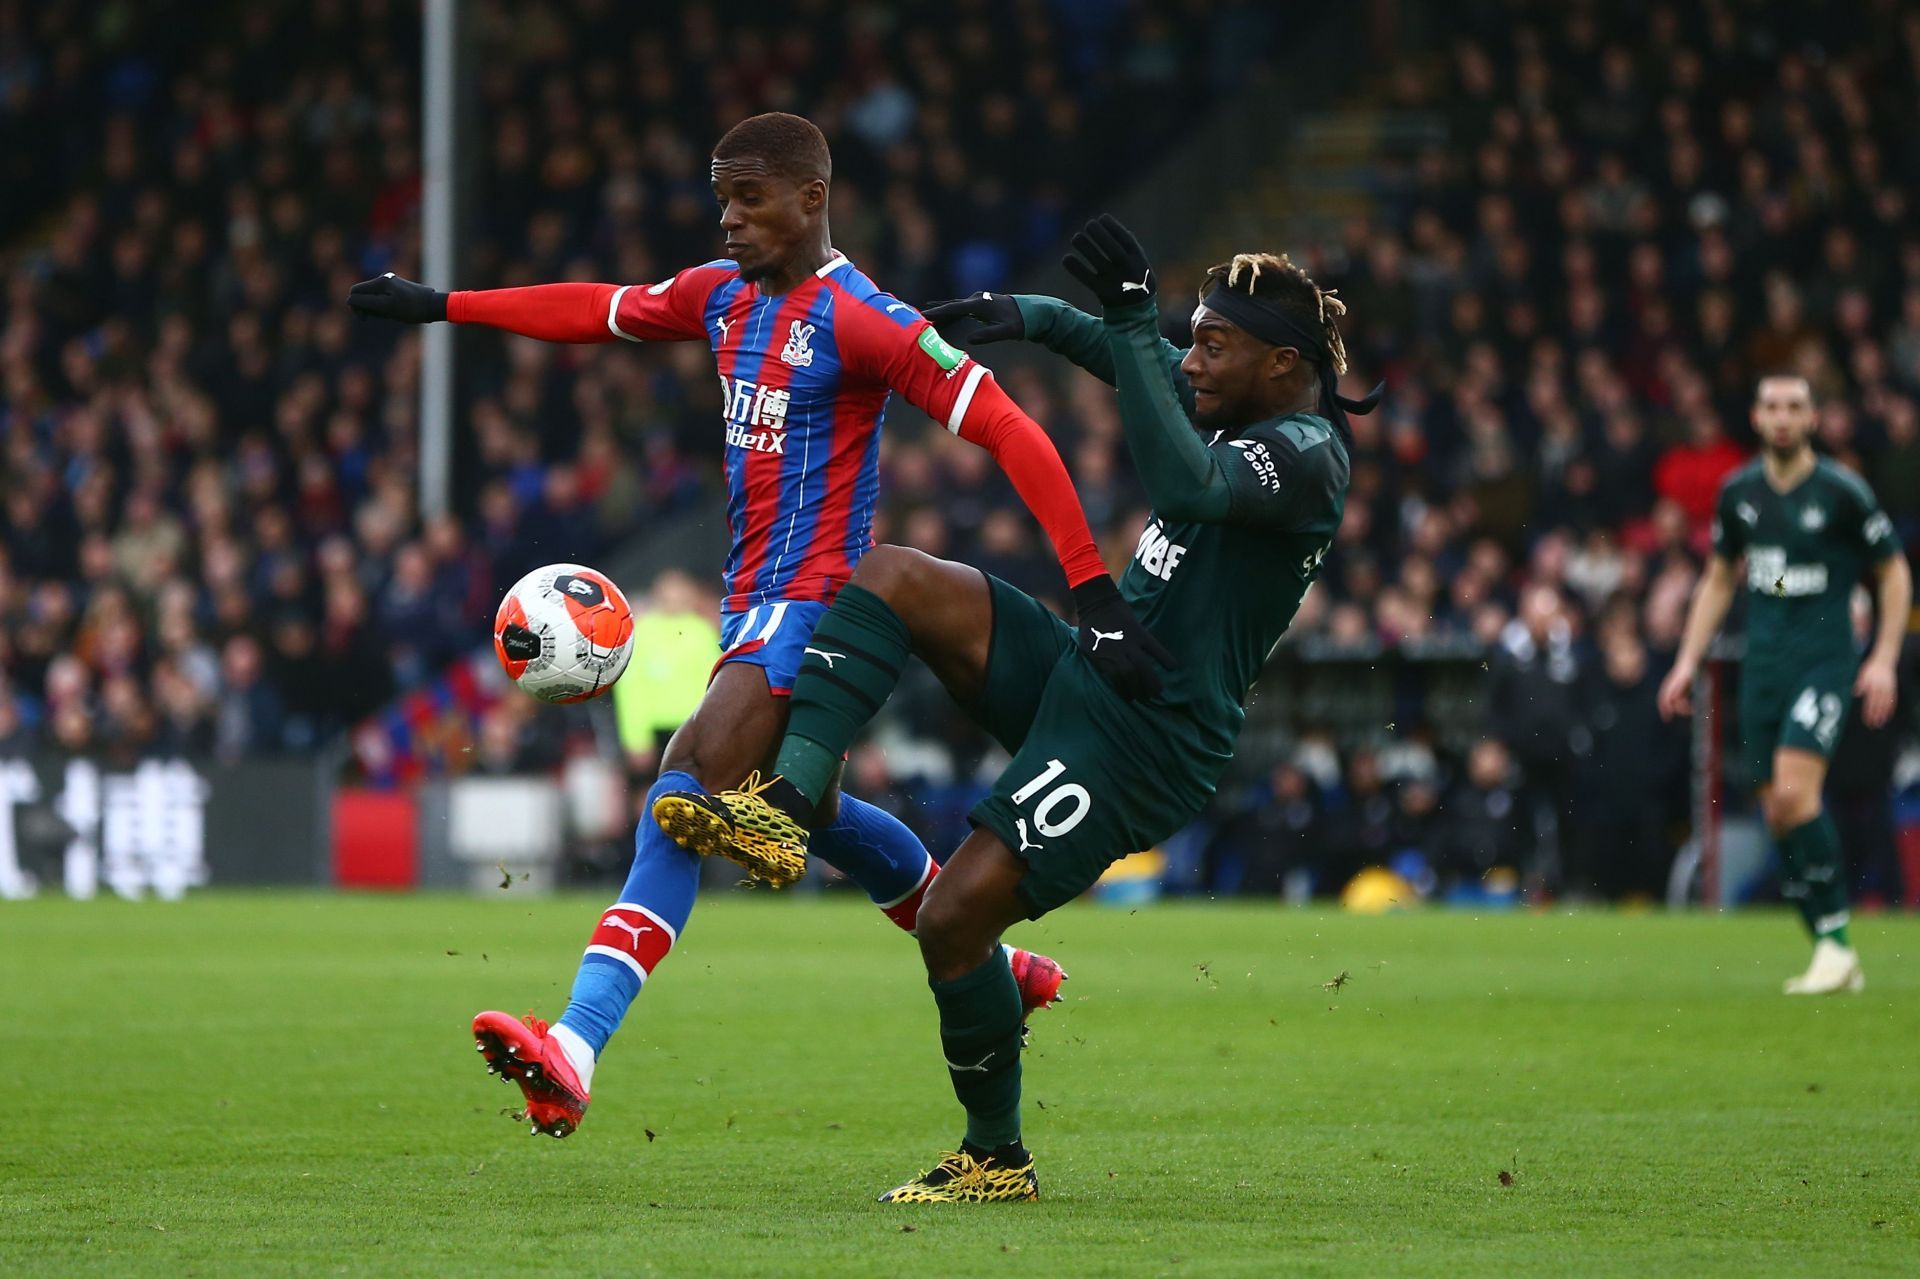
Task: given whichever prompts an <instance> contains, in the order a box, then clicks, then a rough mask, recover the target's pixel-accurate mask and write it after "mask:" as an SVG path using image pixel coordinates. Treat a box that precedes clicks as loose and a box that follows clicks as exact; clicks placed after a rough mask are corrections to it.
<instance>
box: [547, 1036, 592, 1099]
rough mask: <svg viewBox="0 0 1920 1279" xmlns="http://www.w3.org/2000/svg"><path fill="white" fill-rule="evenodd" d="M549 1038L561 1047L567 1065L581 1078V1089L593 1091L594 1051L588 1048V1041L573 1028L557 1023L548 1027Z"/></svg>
mask: <svg viewBox="0 0 1920 1279" xmlns="http://www.w3.org/2000/svg"><path fill="white" fill-rule="evenodd" d="M547 1038H549V1039H551V1040H553V1042H554V1043H556V1044H559V1045H560V1051H561V1052H563V1053H565V1054H566V1056H567V1064H568V1065H569V1066H572V1067H573V1073H574V1074H576V1075H578V1076H580V1089H581V1091H583V1092H592V1091H593V1060H594V1058H593V1049H591V1048H589V1047H587V1041H586V1040H584V1039H582V1038H580V1036H579V1034H578V1033H576V1032H575V1031H574V1030H573V1029H572V1028H570V1027H568V1026H566V1025H563V1024H562V1023H559V1022H555V1023H554V1024H553V1025H551V1026H549V1027H547Z"/></svg>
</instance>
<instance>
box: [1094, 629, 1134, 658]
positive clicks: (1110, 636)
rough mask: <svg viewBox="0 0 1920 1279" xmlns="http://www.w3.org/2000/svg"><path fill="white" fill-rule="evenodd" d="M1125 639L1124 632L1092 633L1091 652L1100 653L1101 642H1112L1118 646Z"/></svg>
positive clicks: (1097, 631)
mask: <svg viewBox="0 0 1920 1279" xmlns="http://www.w3.org/2000/svg"><path fill="white" fill-rule="evenodd" d="M1126 637H1127V633H1126V632H1125V631H1102V630H1095V631H1094V632H1093V651H1094V652H1096V653H1098V652H1099V651H1100V641H1101V640H1112V641H1113V642H1114V643H1116V644H1118V643H1119V642H1120V641H1121V640H1123V639H1125V638H1126Z"/></svg>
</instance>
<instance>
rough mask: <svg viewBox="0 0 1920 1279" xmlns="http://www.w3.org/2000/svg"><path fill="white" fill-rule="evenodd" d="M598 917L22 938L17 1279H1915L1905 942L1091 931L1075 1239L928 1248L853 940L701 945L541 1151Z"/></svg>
mask: <svg viewBox="0 0 1920 1279" xmlns="http://www.w3.org/2000/svg"><path fill="white" fill-rule="evenodd" d="M597 905H598V903H597V902H592V901H589V900H586V899H581V898H567V899H559V900H554V899H531V898H525V897H522V896H520V895H518V894H512V895H509V894H502V895H500V896H499V897H496V898H490V899H486V900H470V899H456V898H445V897H407V898H380V897H352V896H325V895H300V894H274V895H236V894H210V895H207V896H202V897H197V898H195V899H193V900H191V901H189V902H187V903H185V904H183V905H178V906H171V907H169V906H160V905H137V906H135V905H126V904H122V903H118V902H95V903H89V904H77V903H70V902H63V901H44V902H33V903H26V904H20V905H9V906H4V907H0V991H4V996H0V1008H3V1009H4V1011H5V1013H6V1015H7V1027H8V1038H9V1040H10V1042H11V1050H10V1052H9V1053H8V1054H7V1060H9V1061H11V1062H12V1064H13V1070H12V1074H13V1095H12V1098H11V1102H10V1104H9V1105H8V1106H7V1107H6V1109H5V1111H4V1112H3V1113H4V1117H3V1118H0V1274H5V1275H41V1274H44V1275H123V1274H136V1275H139V1274H156V1275H159V1274H164V1275H169V1276H174V1275H214V1274H221V1275H265V1274H340V1273H346V1274H380V1275H387V1274H409V1275H429V1276H439V1275H455V1274H467V1273H485V1274H510V1275H516V1276H518V1275H530V1274H539V1273H551V1274H557V1275H568V1276H578V1275H587V1274H621V1275H630V1274H663V1275H704V1274H726V1275H743V1274H794V1275H826V1274H831V1275H865V1274H872V1275H888V1276H895V1275H961V1274H966V1275H1002V1274H1009V1275H1011V1274H1023V1275H1027V1274H1030V1275H1083V1274H1084V1275H1106V1274H1114V1275H1119V1274H1168V1275H1194V1276H1216V1275H1228V1274H1245V1275H1268V1274H1326V1275H1341V1276H1352V1275H1365V1276H1374V1275H1396V1274H1409V1275H1414V1274H1419V1275H1433V1274H1445V1275H1449V1276H1454V1275H1470V1274H1486V1275H1511V1274H1515V1273H1535V1274H1578V1275H1603V1274H1623V1275H1633V1276H1635V1277H1636V1279H1647V1277H1650V1276H1656V1275H1671V1274H1706V1273H1727V1274H1739V1275H1742V1276H1753V1275H1762V1274H1791V1275H1806V1274H1822V1275H1857V1274H1888V1275H1892V1274H1901V1273H1904V1274H1913V1273H1915V1272H1916V1269H1920V1172H1917V1171H1916V1162H1917V1161H1916V1157H1915V1149H1916V1142H1915V1137H1916V1121H1920V1076H1917V1075H1916V1071H1917V1070H1920V1015H1917V1014H1916V997H1917V996H1920V921H1916V920H1914V919H1910V918H1902V919H1875V920H1868V921H1865V922H1864V923H1862V924H1861V925H1859V926H1858V937H1857V940H1858V942H1859V944H1860V945H1861V946H1862V948H1863V951H1864V954H1865V957H1866V959H1867V964H1868V976H1869V986H1868V990H1867V993H1866V994H1865V995H1863V996H1860V997H1858V998H1842V999H1829V1000H1814V1001H1790V1000H1787V999H1784V998H1782V997H1781V996H1780V995H1779V994H1777V993H1776V992H1777V991H1778V988H1779V980H1780V978H1781V977H1782V976H1784V975H1785V974H1786V973H1788V972H1789V971H1791V970H1793V969H1794V968H1796V967H1798V966H1799V965H1800V964H1801V963H1802V962H1803V961H1804V959H1805V950H1804V947H1803V945H1802V943H1801V941H1800V940H1799V937H1798V934H1797V925H1795V924H1794V923H1792V922H1791V921H1790V920H1789V919H1788V918H1787V916H1785V915H1784V914H1772V915H1766V914H1762V915H1750V916H1742V917H1735V918H1711V917H1703V916H1690V917H1666V916H1653V915H1619V914H1608V913H1588V914H1583V915H1573V916H1566V915H1512V916H1493V917H1482V918H1473V917H1469V916H1466V915H1458V914H1439V913H1435V914H1425V915H1406V916H1398V917H1389V918H1356V917H1352V916H1344V915H1335V914H1325V913H1302V912H1289V911H1283V910H1278V909H1274V908H1270V907H1251V906H1237V905H1236V906H1224V905H1223V906H1214V907H1149V908H1143V909H1141V910H1140V911H1139V912H1138V913H1137V914H1129V913H1128V912H1126V911H1103V910H1097V909H1093V908H1088V907H1075V908H1071V909H1067V910H1064V911H1061V912H1059V913H1058V914H1057V915H1056V916H1055V917H1054V918H1052V919H1050V920H1047V921H1045V922H1044V923H1042V924H1039V925H1033V926H1030V927H1028V928H1027V929H1026V930H1024V933H1023V934H1022V937H1023V939H1024V940H1025V942H1026V943H1027V944H1030V945H1035V946H1038V947H1040V948H1042V949H1046V950H1048V951H1050V952H1051V953H1053V954H1055V955H1057V956H1059V957H1060V958H1061V959H1062V960H1063V961H1064V962H1065V963H1066V964H1067V966H1068V967H1069V968H1070V969H1071V970H1072V971H1073V972H1074V974H1075V978H1074V980H1073V981H1072V982H1071V983H1070V984H1069V985H1068V987H1067V992H1068V995H1069V999H1068V1002H1067V1003H1066V1004H1065V1005H1064V1006H1063V1007H1062V1008H1061V1009H1056V1010H1054V1011H1053V1012H1050V1013H1047V1014H1045V1015H1043V1016H1041V1017H1039V1018H1037V1019H1036V1023H1037V1024H1036V1030H1035V1034H1034V1040H1033V1047H1032V1049H1031V1051H1030V1052H1029V1053H1028V1058H1027V1067H1026V1069H1027V1098H1028V1105H1027V1128H1028V1139H1029V1141H1030V1143H1031V1144H1032V1146H1033V1147H1034V1148H1035V1150H1036V1151H1037V1152H1038V1155H1039V1157H1040V1161H1041V1162H1040V1171H1041V1177H1042V1185H1043V1190H1044V1193H1045V1196H1046V1197H1045V1198H1044V1199H1043V1200H1042V1202H1040V1203H1039V1204H1037V1205H1024V1206H1021V1205H1015V1206H995V1207H991V1208H985V1209H979V1208H976V1209H938V1210H929V1209H925V1208H920V1209H906V1208H895V1207H884V1206H881V1205H877V1204H875V1203H874V1202H873V1196H874V1194H875V1193H877V1192H878V1191H881V1190H884V1189H886V1188H887V1187H888V1186H890V1185H892V1184H894V1183H895V1182H896V1181H898V1180H901V1179H903V1178H904V1177H906V1176H908V1175H910V1174H912V1173H913V1172H914V1171H916V1170H917V1169H919V1168H921V1167H925V1166H927V1164H928V1163H929V1162H930V1161H931V1159H932V1158H933V1157H934V1156H935V1155H936V1153H937V1152H938V1151H939V1150H940V1149H941V1148H942V1147H944V1146H946V1145H948V1144H949V1143H951V1142H952V1141H953V1140H955V1139H956V1138H957V1136H958V1132H959V1127H960V1122H959V1118H958V1112H957V1110H956V1108H955V1106H954V1103H953V1100H952V1097H951V1094H950V1093H949V1091H948V1087H947V1080H946V1072H945V1071H944V1070H942V1069H941V1068H940V1059H939V1056H938V1053H937V1041H936V1039H935V1032H934V1022H933V1010H932V1005H931V1002H930V1001H929V999H928V997H927V994H926V990H925V986H924V984H923V980H922V978H921V976H920V975H919V973H918V971H917V963H916V961H915V957H914V954H913V951H912V948H911V943H910V942H908V941H907V940H906V939H905V938H903V937H901V936H900V935H899V934H898V933H897V932H895V931H894V930H893V929H891V928H890V927H888V926H887V925H886V924H885V922H884V921H882V920H881V919H880V918H878V916H877V915H876V914H875V913H874V912H873V911H872V910H871V909H869V908H866V907H864V906H862V905H859V904H857V903H855V902H851V901H848V900H846V899H837V900H833V901H819V900H811V901H807V900H801V901H785V900H774V899H767V898H763V899H737V898H729V899H726V900H721V901H715V902H712V903H710V904H708V905H707V906H705V907H703V909H702V910H701V911H700V913H699V914H697V915H696V917H695V919H694V921H693V925H692V927H691V928H690V930H689V932H688V935H687V937H686V939H685V941H684V943H683V944H682V945H681V947H680V949H679V950H678V951H676V952H675V954H674V956H673V957H672V959H671V960H669V962H668V965H667V966H666V967H664V968H663V969H662V970H661V973H660V979H659V981H658V982H657V983H656V985H657V989H654V990H650V991H649V992H648V993H647V994H646V995H644V996H643V997H642V999H641V1002H640V1004H639V1005H638V1006H637V1007H636V1009H635V1012H634V1015H633V1017H632V1018H631V1019H630V1020H629V1022H628V1025H627V1028H626V1030H625V1031H624V1032H623V1033H622V1035H621V1037H620V1038H618V1039H616V1040H615V1042H614V1044H613V1047H612V1049H611V1050H610V1052H609V1054H608V1057H607V1059H606V1061H605V1063H604V1064H603V1065H602V1067H601V1069H600V1072H599V1076H598V1079H597V1080H596V1088H597V1093H598V1096H597V1097H596V1100H595V1101H594V1104H593V1109H592V1111H591V1112H590V1114H589V1115H588V1118H587V1122H586V1124H585V1126H584V1127H583V1128H582V1130H581V1131H580V1132H579V1133H578V1134H577V1135H576V1136H574V1137H572V1138H570V1139H569V1140H567V1141H564V1142H554V1141H550V1140H547V1139H545V1138H541V1139H538V1140H535V1139H533V1138H530V1137H528V1136H527V1133H526V1129H525V1127H524V1126H520V1125H517V1124H515V1123H513V1122H512V1121H511V1120H510V1119H509V1118H507V1116H506V1115H505V1114H503V1113H502V1111H503V1109H504V1108H506V1107H508V1106H509V1105H510V1103H512V1102H513V1101H515V1100H516V1099H517V1098H518V1093H517V1092H516V1091H514V1090H513V1089H511V1088H508V1087H506V1086H504V1085H501V1084H499V1083H497V1082H495V1081H493V1080H491V1079H489V1078H487V1077H486V1076H485V1075H484V1074H483V1072H482V1070H481V1067H480V1064H479V1058H478V1056H477V1055H476V1054H475V1053H474V1051H473V1049H472V1047H471V1045H470V1041H469V1039H468V1036H467V1027H466V1023H467V1020H468V1018H469V1017H471V1015H472V1014H473V1013H474V1012H475V1011H476V1010H478V1009H481V1008H485V1007H502V1008H507V1009H510V1010H512V1011H515V1012H518V1011H520V1010H522V1009H525V1008H527V1007H528V1006H529V1005H531V1006H534V1007H536V1008H538V1009H540V1010H541V1011H542V1012H544V1013H546V1014H548V1015H552V1014H555V1013H557V1012H558V1010H559V1008H560V1006H561V1002H562V999H563V996H564V992H565V987H566V984H567V982H568V981H569V980H570V979H571V976H572V971H573V965H574V959H575V955H576V953H577V950H578V947H579V945H580V944H581V942H582V940H583V938H584V936H585V934H586V932H587V931H588V929H589V928H590V927H591V924H592V920H593V912H594V910H595V909H596V906H597ZM1343 971H1344V972H1345V973H1347V974H1348V976H1349V980H1348V982H1347V984H1346V985H1345V987H1344V988H1343V989H1341V990H1339V991H1338V992H1337V993H1336V992H1333V991H1330V990H1327V989H1323V987H1322V983H1324V982H1328V981H1329V980H1330V979H1332V978H1334V977H1335V975H1336V974H1338V973H1341V972H1343ZM648 1130H651V1133H652V1134H653V1135H650V1134H649V1131H648ZM1503 1170H1505V1171H1507V1172H1510V1173H1511V1174H1513V1184H1512V1185H1511V1186H1505V1185H1502V1184H1501V1180H1500V1177H1499V1174H1500V1173H1501V1172H1502V1171H1503Z"/></svg>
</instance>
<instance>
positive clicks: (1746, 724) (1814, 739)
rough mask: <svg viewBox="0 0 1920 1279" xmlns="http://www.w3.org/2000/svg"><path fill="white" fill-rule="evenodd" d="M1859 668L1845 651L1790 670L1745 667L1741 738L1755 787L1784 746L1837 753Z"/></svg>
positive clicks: (1769, 773) (1769, 772)
mask: <svg viewBox="0 0 1920 1279" xmlns="http://www.w3.org/2000/svg"><path fill="white" fill-rule="evenodd" d="M1856 669H1857V663H1856V662H1855V661H1854V659H1853V658H1852V657H1851V656H1847V657H1843V658H1836V659H1834V660H1831V661H1826V662H1821V663H1819V664H1817V665H1815V666H1813V667H1811V668H1808V667H1800V668H1798V669H1796V670H1792V671H1769V670H1764V669H1754V668H1752V667H1751V666H1750V667H1749V668H1748V669H1747V670H1746V671H1743V672H1742V678H1741V682H1740V742H1741V747H1742V752H1743V755H1744V762H1745V763H1746V765H1747V767H1748V768H1749V769H1751V770H1752V771H1751V772H1750V773H1749V774H1748V776H1749V777H1750V778H1751V779H1752V781H1753V783H1754V785H1755V786H1763V785H1765V784H1766V783H1767V781H1768V780H1769V779H1771V778H1772V777H1773V753H1774V752H1775V751H1776V750H1779V749H1780V748H1781V747H1783V746H1787V747H1793V748H1795V749H1798V750H1803V751H1812V752H1813V753H1814V754H1816V755H1821V756H1824V757H1826V758H1827V759H1829V760H1831V759H1832V758H1833V751H1834V748H1835V747H1836V746H1838V745H1839V744H1840V733H1841V731H1842V730H1843V729H1844V728H1845V727H1846V723H1847V706H1848V703H1850V702H1851V701H1852V700H1853V677H1854V672H1855V670H1856Z"/></svg>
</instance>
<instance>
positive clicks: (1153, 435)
mask: <svg viewBox="0 0 1920 1279" xmlns="http://www.w3.org/2000/svg"><path fill="white" fill-rule="evenodd" d="M1065 265H1066V268H1067V271H1068V272H1069V273H1070V274H1072V275H1073V276H1074V277H1075V278H1076V279H1078V280H1079V281H1080V282H1081V283H1083V284H1085V285H1086V286H1087V287H1088V288H1089V289H1091V290H1093V293H1094V296H1096V297H1098V298H1099V299H1100V301H1101V304H1102V305H1103V306H1104V307H1105V310H1106V318H1105V319H1104V320H1103V321H1102V323H1101V328H1102V330H1103V331H1104V333H1105V335H1106V339H1107V347H1108V350H1109V352H1110V353H1111V356H1112V359H1113V370H1114V385H1115V387H1116V389H1117V390H1118V391H1119V392H1120V426H1121V428H1122V429H1123V430H1124V431H1125V432H1126V435H1127V447H1128V448H1130V449H1131V450H1132V451H1133V463H1134V470H1135V471H1137V472H1138V473H1139V475H1140V482H1141V484H1143V485H1144V486H1145V487H1146V490H1147V497H1148V498H1149V499H1150V500H1151V501H1152V503H1153V509H1154V512H1155V513H1156V514H1158V515H1160V516H1162V517H1164V518H1166V519H1171V520H1194V521H1199V522H1202V523H1220V522H1222V521H1225V520H1226V519H1228V517H1229V516H1230V515H1231V513H1232V510H1233V490H1232V487H1231V486H1230V485H1229V484H1228V482H1227V475H1226V471H1225V469H1224V468H1222V466H1221V465H1220V459H1219V458H1217V457H1215V456H1214V454H1213V451H1212V450H1211V449H1209V448H1208V447H1207V446H1206V445H1205V444H1203V443H1201V441H1200V436H1199V434H1198V433H1197V432H1196V431H1195V430H1194V429H1193V423H1192V422H1191V421H1190V420H1189V419H1188V417H1187V411H1186V406H1185V405H1183V404H1182V403H1181V401H1180V398H1179V396H1178V395H1177V394H1176V391H1175V387H1174V382H1173V379H1172V378H1171V377H1169V376H1168V375H1167V368H1166V365H1165V364H1164V363H1163V362H1162V356H1161V352H1160V347H1161V346H1162V345H1163V343H1162V340H1161V338H1160V329H1159V315H1160V309H1159V304H1158V303H1157V302H1155V301H1154V292H1155V281H1154V276H1153V269H1152V267H1151V266H1150V265H1149V264H1148V262H1147V255H1146V251H1145V250H1143V249H1142V248H1141V247H1140V243H1139V241H1137V240H1135V239H1134V238H1133V236H1132V234H1131V233H1130V232H1128V231H1127V229H1126V228H1125V227H1123V226H1121V225H1120V224H1119V223H1118V222H1117V221H1115V220H1114V219H1113V218H1111V217H1105V218H1098V219H1095V220H1094V221H1092V222H1089V223H1088V224H1087V225H1086V228H1085V229H1084V230H1082V231H1080V232H1079V233H1078V234H1076V235H1075V236H1074V237H1073V252H1072V253H1070V254H1069V255H1068V256H1067V259H1066V262H1065Z"/></svg>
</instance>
